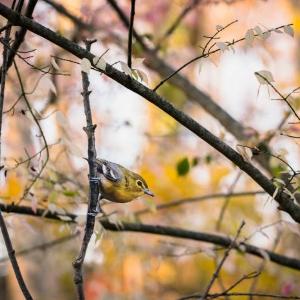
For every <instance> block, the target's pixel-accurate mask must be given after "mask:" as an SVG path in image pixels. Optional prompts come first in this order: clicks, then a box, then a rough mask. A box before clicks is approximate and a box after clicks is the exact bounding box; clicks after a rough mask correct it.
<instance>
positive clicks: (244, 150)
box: [236, 145, 253, 162]
mask: <svg viewBox="0 0 300 300" xmlns="http://www.w3.org/2000/svg"><path fill="white" fill-rule="evenodd" d="M236 150H237V152H238V153H239V154H240V155H241V156H242V157H243V159H244V160H245V161H248V162H250V161H251V158H252V156H253V153H252V150H251V149H250V148H248V147H243V146H240V145H237V146H236Z"/></svg>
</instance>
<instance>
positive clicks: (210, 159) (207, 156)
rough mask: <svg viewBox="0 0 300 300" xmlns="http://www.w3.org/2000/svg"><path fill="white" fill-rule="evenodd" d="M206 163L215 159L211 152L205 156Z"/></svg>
mask: <svg viewBox="0 0 300 300" xmlns="http://www.w3.org/2000/svg"><path fill="white" fill-rule="evenodd" d="M204 160H205V163H206V164H208V165H209V164H210V163H211V162H212V160H213V157H212V156H211V155H210V154H207V155H206V156H205V158H204Z"/></svg>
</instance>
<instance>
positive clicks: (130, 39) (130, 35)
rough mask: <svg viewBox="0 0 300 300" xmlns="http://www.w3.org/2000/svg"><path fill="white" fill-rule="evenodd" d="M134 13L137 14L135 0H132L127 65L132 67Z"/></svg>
mask: <svg viewBox="0 0 300 300" xmlns="http://www.w3.org/2000/svg"><path fill="white" fill-rule="evenodd" d="M134 14H135V0H131V12H130V23H129V28H128V59H127V65H128V67H129V68H131V65H132V64H131V55H132V30H133V22H134Z"/></svg>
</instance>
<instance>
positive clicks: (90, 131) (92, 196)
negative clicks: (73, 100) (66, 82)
mask: <svg viewBox="0 0 300 300" xmlns="http://www.w3.org/2000/svg"><path fill="white" fill-rule="evenodd" d="M94 42H96V40H93V41H85V45H86V49H87V51H90V49H91V45H92V44H93V43H94ZM81 75H82V87H83V92H82V97H83V105H84V112H85V116H86V124H87V126H86V127H84V128H83V129H84V131H85V133H86V134H87V138H88V163H89V178H90V184H89V204H88V211H87V217H86V225H85V231H84V237H83V240H82V244H81V248H80V252H79V255H78V256H77V258H76V259H75V261H74V262H73V267H74V271H75V274H74V283H75V285H76V288H77V296H78V299H79V300H84V299H85V296H84V289H83V275H82V267H83V262H84V259H85V254H86V250H87V248H88V245H89V242H90V239H91V236H92V234H93V232H94V225H95V217H96V215H97V203H98V198H99V194H100V189H99V188H100V183H99V179H97V166H96V158H97V154H96V146H95V135H94V132H95V129H96V125H94V124H93V121H92V112H91V107H90V99H89V95H90V93H91V92H90V91H89V85H90V82H89V78H88V75H87V73H85V72H83V71H82V72H81ZM100 195H101V194H100Z"/></svg>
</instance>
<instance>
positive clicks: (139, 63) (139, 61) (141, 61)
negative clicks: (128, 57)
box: [132, 57, 145, 69]
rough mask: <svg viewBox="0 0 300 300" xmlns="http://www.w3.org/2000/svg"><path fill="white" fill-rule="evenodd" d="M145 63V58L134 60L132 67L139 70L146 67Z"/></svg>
mask: <svg viewBox="0 0 300 300" xmlns="http://www.w3.org/2000/svg"><path fill="white" fill-rule="evenodd" d="M144 61H145V58H144V57H139V58H134V59H133V62H132V65H133V66H134V68H135V69H139V68H141V67H143V66H144Z"/></svg>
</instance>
